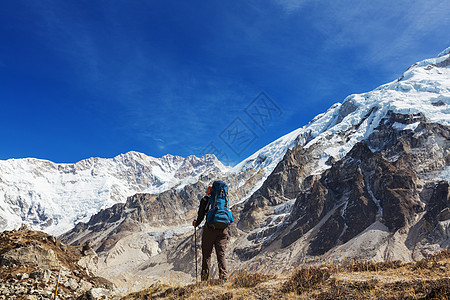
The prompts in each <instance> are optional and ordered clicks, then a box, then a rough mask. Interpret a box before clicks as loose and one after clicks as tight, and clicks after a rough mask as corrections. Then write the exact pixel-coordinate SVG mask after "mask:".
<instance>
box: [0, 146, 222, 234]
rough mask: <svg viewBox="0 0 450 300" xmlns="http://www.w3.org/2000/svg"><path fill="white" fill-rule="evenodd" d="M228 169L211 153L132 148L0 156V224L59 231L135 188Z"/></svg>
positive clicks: (155, 188)
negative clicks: (101, 154)
mask: <svg viewBox="0 0 450 300" xmlns="http://www.w3.org/2000/svg"><path fill="white" fill-rule="evenodd" d="M227 170H228V168H227V167H225V166H224V165H223V164H222V163H220V161H219V160H217V158H216V157H215V156H214V155H205V156H203V157H200V158H197V157H195V156H189V157H187V158H183V157H181V156H173V155H165V156H163V157H161V158H154V157H151V156H147V155H145V154H143V153H139V152H133V151H132V152H128V153H125V154H120V155H118V156H116V157H114V158H107V159H105V158H98V157H91V158H88V159H85V160H81V161H79V162H77V163H74V164H56V163H53V162H50V161H47V160H39V159H34V158H26V159H9V160H6V161H0V207H1V208H2V209H1V210H0V229H2V230H4V229H12V228H15V227H18V226H20V225H21V224H22V223H26V224H28V225H31V226H32V227H34V228H36V229H40V230H45V231H47V232H49V233H52V234H59V233H62V232H64V231H66V230H69V229H70V228H72V227H73V226H74V225H75V223H77V222H79V221H87V220H89V218H90V216H92V215H93V214H95V213H97V212H98V211H99V210H100V209H102V208H106V207H110V206H112V205H113V204H115V203H118V202H125V201H126V199H127V197H129V196H132V195H134V194H136V193H142V192H146V193H160V192H163V191H165V190H168V189H170V188H173V187H178V186H184V185H186V184H189V183H193V182H195V181H197V180H198V177H199V176H200V175H203V174H209V173H211V172H215V173H220V172H226V171H227Z"/></svg>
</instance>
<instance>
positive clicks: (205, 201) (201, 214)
mask: <svg viewBox="0 0 450 300" xmlns="http://www.w3.org/2000/svg"><path fill="white" fill-rule="evenodd" d="M208 202H209V197H208V196H205V197H203V198H202V200H200V206H199V208H198V213H197V220H196V221H195V225H196V226H200V223H202V221H203V218H204V217H205V213H206V206H207V205H208Z"/></svg>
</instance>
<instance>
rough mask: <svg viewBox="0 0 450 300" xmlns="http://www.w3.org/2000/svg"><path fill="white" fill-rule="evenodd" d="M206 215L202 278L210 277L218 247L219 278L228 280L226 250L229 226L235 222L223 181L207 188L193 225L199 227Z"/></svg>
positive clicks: (203, 279) (203, 234)
mask: <svg viewBox="0 0 450 300" xmlns="http://www.w3.org/2000/svg"><path fill="white" fill-rule="evenodd" d="M205 216H206V224H205V226H204V227H203V233H202V272H201V279H202V281H206V280H208V279H209V269H210V265H211V254H212V250H213V248H215V249H216V256H217V264H218V267H219V278H220V279H222V280H223V281H225V282H226V281H227V280H228V278H227V276H228V271H227V264H226V259H225V251H226V248H227V244H228V238H229V235H228V226H229V225H230V224H231V223H232V222H233V215H232V213H231V210H230V209H229V200H228V187H227V185H226V183H225V182H223V181H214V183H213V184H212V185H210V186H209V187H208V189H207V190H206V195H205V196H204V197H203V198H202V199H201V200H200V205H199V208H198V213H197V219H194V221H193V222H192V225H193V226H194V227H198V226H199V225H200V224H201V223H202V221H203V219H204V218H205Z"/></svg>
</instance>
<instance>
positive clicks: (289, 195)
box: [63, 48, 450, 280]
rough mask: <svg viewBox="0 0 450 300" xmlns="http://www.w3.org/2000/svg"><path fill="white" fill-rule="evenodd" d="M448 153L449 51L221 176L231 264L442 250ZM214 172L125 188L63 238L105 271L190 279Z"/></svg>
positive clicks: (449, 193) (446, 236) (448, 214)
mask: <svg viewBox="0 0 450 300" xmlns="http://www.w3.org/2000/svg"><path fill="white" fill-rule="evenodd" d="M449 157H450V48H448V49H446V50H445V51H443V52H442V53H441V54H439V55H438V56H437V57H436V58H432V59H427V60H424V61H421V62H418V63H416V64H414V65H412V66H411V67H410V68H409V69H408V70H407V71H406V72H405V73H404V74H403V75H402V76H401V77H400V78H398V79H396V80H395V81H393V82H390V83H388V84H385V85H382V86H380V87H378V88H376V89H375V90H373V91H370V92H367V93H362V94H355V95H350V96H348V97H347V98H346V99H345V100H344V102H343V103H342V104H341V103H337V104H335V105H333V106H332V107H331V108H330V109H329V110H328V111H326V112H325V113H323V114H320V115H318V116H317V117H315V118H314V119H313V120H312V121H311V122H309V123H308V124H307V125H305V126H304V127H302V128H299V129H297V130H295V131H293V132H291V133H289V134H287V135H285V136H283V137H281V138H280V139H278V140H276V141H274V142H273V143H271V144H269V145H267V146H266V147H264V148H262V149H261V150H259V151H257V152H256V153H255V154H253V155H251V156H250V157H249V158H247V159H245V160H244V161H243V162H241V163H240V164H238V165H237V166H235V167H234V168H232V169H231V170H229V171H228V172H227V173H226V174H223V178H224V179H225V180H226V181H227V182H228V183H229V187H230V198H231V203H232V204H233V207H232V210H233V214H234V215H235V221H236V223H235V225H233V226H231V236H232V238H231V239H230V245H229V250H228V257H229V261H230V266H231V267H233V266H235V267H237V266H239V267H240V268H242V266H243V264H248V266H249V267H252V266H253V267H255V266H257V267H258V268H267V269H270V270H273V269H274V268H277V269H279V270H284V269H286V268H289V266H293V265H298V264H299V263H301V262H305V261H308V260H309V259H314V258H315V257H317V256H322V258H324V259H328V260H330V261H335V260H345V259H349V258H355V257H357V258H359V259H365V260H385V259H388V260H392V259H401V260H405V261H408V260H412V259H420V258H421V257H423V256H424V255H427V253H429V252H433V251H437V250H439V249H442V248H445V247H448V246H449V245H450V227H449V226H450V190H449V184H448V181H449V174H450V173H449V169H450V159H449ZM213 178H214V176H212V177H205V178H201V179H200V180H199V181H198V182H197V183H196V184H193V185H186V186H185V187H184V188H183V189H179V190H173V189H172V190H169V191H166V192H164V193H162V194H159V195H156V196H152V195H147V194H139V195H135V196H133V197H130V198H129V199H128V201H127V202H126V203H125V204H121V205H116V206H114V207H112V208H110V209H106V210H104V211H102V212H101V213H99V214H97V215H95V216H93V217H92V218H91V219H90V221H89V222H88V223H86V224H84V223H79V224H78V225H77V227H76V228H75V229H74V230H72V231H71V232H68V233H67V234H65V236H64V237H63V239H64V240H65V241H67V242H73V243H85V242H88V241H91V242H92V245H93V247H94V249H95V250H96V251H97V252H98V255H99V256H100V257H101V258H102V259H100V260H99V261H101V263H99V264H98V265H95V264H93V265H95V266H96V268H97V271H98V272H100V274H102V275H103V276H107V277H108V278H110V279H114V276H119V275H120V276H122V277H121V280H123V279H125V278H126V276H125V275H124V274H126V272H132V274H133V278H132V279H133V280H136V279H137V278H138V275H141V276H143V278H146V279H148V278H149V276H152V275H153V276H157V277H158V278H159V279H161V276H165V275H167V276H169V274H172V275H176V276H177V278H178V276H180V272H181V273H183V274H184V275H183V276H185V278H190V274H192V273H193V270H192V264H187V263H186V262H188V261H192V260H193V257H194V256H193V253H194V251H193V246H192V243H191V238H190V235H191V234H192V227H190V226H189V224H190V221H191V220H192V218H193V217H195V210H196V205H197V202H196V199H197V198H199V197H201V195H202V193H203V191H204V188H205V186H207V184H208V183H209V182H210V180H211V179H213ZM159 202H161V203H163V204H161V203H160V204H158V203H159ZM167 203H170V206H168V205H167ZM155 210H157V211H158V213H157V214H153V213H152V211H155ZM167 220H171V221H172V220H173V222H172V224H171V223H170V222H167ZM109 228H113V229H111V230H109ZM97 229H98V230H97ZM265 262H270V263H265ZM118 266H121V268H118ZM128 279H130V278H128Z"/></svg>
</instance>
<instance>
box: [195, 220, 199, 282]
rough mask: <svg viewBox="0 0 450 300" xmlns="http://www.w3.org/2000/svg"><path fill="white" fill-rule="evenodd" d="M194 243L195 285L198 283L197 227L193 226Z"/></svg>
mask: <svg viewBox="0 0 450 300" xmlns="http://www.w3.org/2000/svg"><path fill="white" fill-rule="evenodd" d="M194 243H195V283H198V275H197V226H194Z"/></svg>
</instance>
